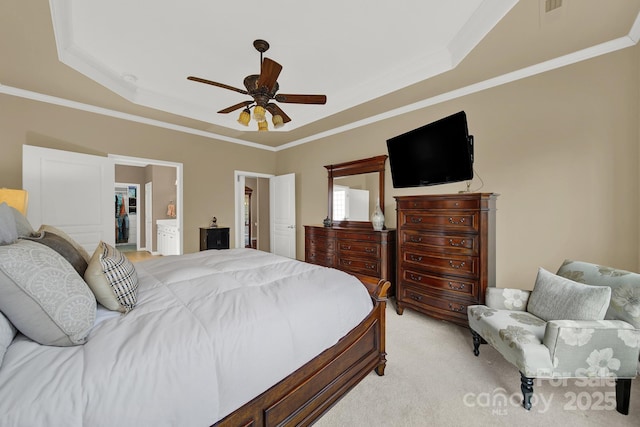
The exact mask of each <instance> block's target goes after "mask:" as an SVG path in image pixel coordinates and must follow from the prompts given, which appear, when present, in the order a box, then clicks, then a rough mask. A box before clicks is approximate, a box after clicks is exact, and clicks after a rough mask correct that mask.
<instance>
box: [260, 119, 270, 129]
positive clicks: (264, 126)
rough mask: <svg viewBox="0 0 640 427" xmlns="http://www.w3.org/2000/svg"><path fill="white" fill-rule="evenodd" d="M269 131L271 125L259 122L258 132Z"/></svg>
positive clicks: (264, 121) (262, 121) (263, 121)
mask: <svg viewBox="0 0 640 427" xmlns="http://www.w3.org/2000/svg"><path fill="white" fill-rule="evenodd" d="M268 130H269V123H267V121H266V120H261V121H259V122H258V131H264V132H266V131H268Z"/></svg>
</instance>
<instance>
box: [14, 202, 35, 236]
mask: <svg viewBox="0 0 640 427" xmlns="http://www.w3.org/2000/svg"><path fill="white" fill-rule="evenodd" d="M9 208H10V209H11V213H12V214H13V219H14V220H15V223H16V229H17V230H18V237H24V236H31V235H32V234H33V233H34V230H33V227H32V226H31V224H30V223H29V220H28V219H27V217H26V216H24V215H23V214H22V212H20V211H19V210H18V209H16V208H14V207H13V206H9Z"/></svg>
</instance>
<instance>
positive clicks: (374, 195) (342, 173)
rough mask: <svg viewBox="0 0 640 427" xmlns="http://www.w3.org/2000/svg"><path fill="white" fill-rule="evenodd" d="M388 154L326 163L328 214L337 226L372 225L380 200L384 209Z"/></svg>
mask: <svg viewBox="0 0 640 427" xmlns="http://www.w3.org/2000/svg"><path fill="white" fill-rule="evenodd" d="M386 160H387V156H386V155H382V156H376V157H370V158H367V159H361V160H354V161H351V162H345V163H338V164H334V165H327V166H325V168H326V169H327V173H328V199H327V201H328V211H327V216H328V217H329V218H331V219H332V223H333V225H334V226H337V227H362V228H369V227H372V225H371V214H372V213H373V209H374V208H375V206H376V203H377V201H378V200H380V209H381V210H382V213H384V166H385V162H386Z"/></svg>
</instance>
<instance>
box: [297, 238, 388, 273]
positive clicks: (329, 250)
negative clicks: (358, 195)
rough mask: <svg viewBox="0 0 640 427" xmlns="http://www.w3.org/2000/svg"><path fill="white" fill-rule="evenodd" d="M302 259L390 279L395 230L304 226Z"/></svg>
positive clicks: (349, 271)
mask: <svg viewBox="0 0 640 427" xmlns="http://www.w3.org/2000/svg"><path fill="white" fill-rule="evenodd" d="M304 229H305V239H304V241H305V261H306V262H310V263H312V264H318V265H323V266H325V267H333V268H337V269H338V270H343V271H346V272H348V273H352V274H355V275H360V276H370V277H375V278H378V279H386V280H389V281H391V282H393V280H394V278H395V243H396V234H395V230H382V231H375V230H373V229H368V228H363V229H357V228H341V227H323V226H315V225H305V227H304Z"/></svg>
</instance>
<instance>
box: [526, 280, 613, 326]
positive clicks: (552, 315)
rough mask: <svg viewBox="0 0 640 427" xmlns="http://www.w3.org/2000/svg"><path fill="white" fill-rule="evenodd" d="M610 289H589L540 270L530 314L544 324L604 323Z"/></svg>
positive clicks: (609, 298)
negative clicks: (585, 321)
mask: <svg viewBox="0 0 640 427" xmlns="http://www.w3.org/2000/svg"><path fill="white" fill-rule="evenodd" d="M610 300H611V288H609V287H608V286H590V285H585V284H582V283H578V282H574V281H573V280H569V279H567V278H565V277H560V276H556V275H555V274H553V273H550V272H548V271H547V270H545V269H543V268H540V269H538V276H537V277H536V284H535V286H534V288H533V291H532V292H531V297H530V298H529V303H528V305H527V311H528V312H529V313H531V314H533V315H535V316H537V317H539V318H541V319H543V320H547V321H549V320H602V319H604V316H605V313H606V312H607V308H608V307H609V302H610Z"/></svg>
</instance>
